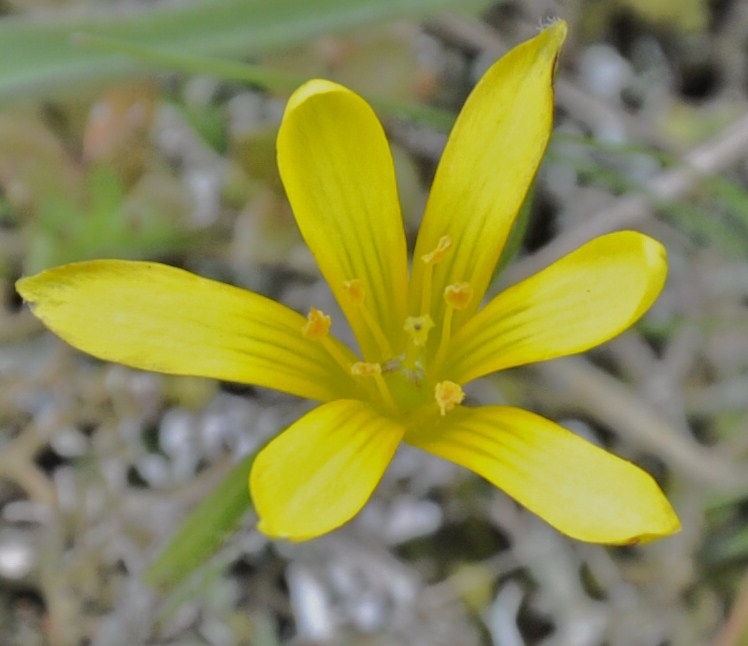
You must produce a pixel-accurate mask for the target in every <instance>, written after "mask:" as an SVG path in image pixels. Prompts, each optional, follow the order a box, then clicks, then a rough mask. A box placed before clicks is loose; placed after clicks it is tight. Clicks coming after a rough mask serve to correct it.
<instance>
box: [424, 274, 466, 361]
mask: <svg viewBox="0 0 748 646" xmlns="http://www.w3.org/2000/svg"><path fill="white" fill-rule="evenodd" d="M472 298H473V288H472V287H471V286H470V283H454V284H452V285H447V286H446V287H445V288H444V300H445V302H446V303H447V307H446V309H445V310H444V322H443V323H442V336H441V339H440V340H439V348H438V350H437V351H436V355H435V358H434V363H433V365H434V366H440V365H441V363H442V361H444V356H445V355H446V354H447V347H448V346H449V339H450V338H451V336H452V318H453V316H454V313H455V310H464V309H465V308H466V307H467V306H468V305H469V304H470V301H471V300H472Z"/></svg>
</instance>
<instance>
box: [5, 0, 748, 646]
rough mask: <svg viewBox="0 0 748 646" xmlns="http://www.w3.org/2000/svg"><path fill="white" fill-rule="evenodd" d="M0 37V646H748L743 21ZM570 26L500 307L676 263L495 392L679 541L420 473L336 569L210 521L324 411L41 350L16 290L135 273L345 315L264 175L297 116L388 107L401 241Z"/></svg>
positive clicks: (322, 546)
mask: <svg viewBox="0 0 748 646" xmlns="http://www.w3.org/2000/svg"><path fill="white" fill-rule="evenodd" d="M0 14H1V15H0V298H1V299H2V300H1V305H0V643H2V644H3V645H8V646H13V645H19V646H26V645H29V646H31V645H37V644H38V645H42V644H49V645H51V646H69V645H84V644H86V645H88V644H90V645H93V646H119V645H122V646H137V645H139V644H149V645H151V644H152V645H161V644H163V645H166V644H184V645H210V646H230V645H233V644H251V645H257V646H276V645H278V644H293V645H299V646H311V645H314V644H319V645H322V644H331V645H335V646H345V645H349V644H350V645H354V644H355V645H358V644H365V645H367V646H380V645H387V646H399V645H406V644H407V645H411V644H414V645H417V646H420V645H430V646H441V645H444V646H447V645H449V646H479V645H480V646H483V645H486V646H489V645H490V646H523V645H528V646H529V645H536V644H542V645H544V646H670V645H672V646H689V645H693V646H703V645H711V646H739V645H745V644H748V577H746V572H747V570H746V566H747V565H748V526H747V525H746V522H745V518H746V513H748V192H747V190H748V56H747V55H746V54H747V52H748V3H746V2H744V1H743V0H558V1H553V0H524V1H521V0H504V1H499V2H489V1H486V0H483V1H482V2H474V1H471V2H465V1H464V0H462V1H460V0H399V1H397V0H317V1H315V2H308V1H307V0H251V1H242V0H203V1H202V2H171V1H166V0H164V1H157V0H151V1H146V0H142V1H139V2H129V1H125V0H122V1H114V0H112V1H110V2H105V1H103V0H100V1H98V2H95V1H93V0H3V1H2V2H0ZM553 17H562V18H564V19H565V20H566V21H568V23H569V39H568V41H567V43H566V45H565V47H564V49H563V51H562V55H561V60H560V63H559V68H558V75H557V84H556V88H557V96H556V105H557V116H556V129H555V134H554V138H553V141H552V144H551V146H550V149H549V152H548V155H547V158H546V161H545V163H544V166H543V169H542V172H541V173H540V176H539V178H538V181H537V185H536V187H535V190H534V193H533V199H532V203H531V205H530V208H529V209H528V211H527V213H528V217H527V219H526V221H525V222H524V224H525V225H526V230H525V232H524V236H521V237H520V239H521V242H522V244H521V245H518V246H517V247H516V249H515V250H514V253H515V258H514V259H513V262H512V263H511V264H509V265H508V266H505V267H504V268H503V269H502V271H501V273H500V275H499V276H497V279H496V288H497V289H498V288H500V287H501V286H502V285H507V284H511V283H513V282H516V281H517V280H519V279H521V278H523V277H525V276H527V275H529V274H531V273H533V272H535V271H536V270H537V269H539V268H540V267H543V266H545V265H546V264H548V263H549V262H551V261H552V260H553V259H555V258H557V257H559V256H561V255H562V254H564V253H567V252H568V251H570V250H572V249H573V248H575V247H576V246H578V245H580V244H581V243H583V242H585V241H586V240H588V239H591V238H593V237H595V236H596V235H599V234H601V233H604V232H607V231H611V230H617V229H625V228H634V229H637V230H640V231H643V232H646V233H648V234H651V235H652V236H654V237H656V238H658V239H659V240H661V241H662V242H663V243H664V244H665V245H666V246H667V248H668V253H669V257H670V266H671V271H670V275H669V279H668V283H667V286H666V288H665V291H664V293H663V295H662V296H661V298H660V299H659V301H658V302H657V303H656V305H655V306H654V307H653V309H652V310H651V311H650V312H649V313H648V315H647V316H646V317H645V318H644V320H643V321H641V323H640V324H638V325H637V326H636V327H635V328H634V329H632V330H630V331H628V332H626V333H625V334H623V335H621V336H620V337H619V338H616V339H615V340H613V341H611V342H609V343H607V344H606V345H605V346H603V347H601V348H599V349H596V350H595V351H593V352H590V353H588V354H586V355H584V356H581V357H573V358H569V359H561V360H556V361H553V362H548V363H546V364H542V365H537V366H533V367H528V368H521V369H514V370H510V371H507V372H505V373H502V374H499V375H496V376H495V377H493V378H489V379H484V380H483V381H482V382H481V384H480V386H479V387H478V388H477V389H476V390H475V395H476V397H478V398H479V399H481V400H482V401H484V402H485V403H500V402H507V403H511V404H514V405H519V406H523V407H526V408H528V409H530V410H533V411H535V412H538V413H541V414H543V415H546V416H548V417H550V418H551V419H555V420H558V421H560V422H561V423H563V424H564V425H566V426H567V427H569V428H571V429H573V430H574V431H576V432H578V433H579V434H581V435H583V436H585V437H587V438H589V439H591V440H593V441H596V442H598V443H600V444H601V445H603V446H605V447H607V448H609V449H610V450H612V451H613V452H615V453H616V454H618V455H620V456H623V457H625V458H627V459H630V460H633V461H635V462H636V463H637V464H639V465H641V466H642V467H644V468H645V469H646V470H648V471H649V472H650V473H652V474H653V475H654V476H655V477H656V478H657V480H658V481H659V482H660V483H661V485H662V486H663V488H664V489H665V491H666V492H667V494H668V496H669V497H670V499H671V500H672V502H673V504H674V506H675V507H676V509H677V511H678V513H679V515H680V517H681V520H682V523H683V531H682V532H681V533H680V534H678V535H676V536H674V537H672V538H668V539H666V540H663V541H660V542H657V543H653V544H648V545H641V546H636V547H629V548H605V547H600V546H594V545H587V544H582V543H578V542H575V541H573V540H570V539H567V538H565V537H563V536H561V535H559V534H558V533H557V532H555V531H554V530H552V529H551V528H550V527H549V526H547V525H546V524H544V523H543V522H542V521H540V520H538V519H537V518H535V517H534V516H532V515H531V514H529V513H528V512H526V511H524V510H523V509H521V508H519V507H518V506H517V505H516V504H515V503H514V502H513V501H512V500H511V499H509V498H508V497H507V496H505V495H504V494H503V493H502V492H501V491H498V490H496V489H495V488H493V487H491V486H490V485H488V484H486V483H485V482H483V481H482V480H480V479H479V478H478V477H476V476H474V475H472V474H471V473H469V472H467V471H466V470H463V469H459V468H457V467H452V466H451V465H450V464H447V463H445V462H442V461H440V460H438V459H437V458H435V457H432V456H429V455H425V454H422V453H419V452H418V451H416V450H415V449H411V450H409V449H408V447H402V450H401V451H400V452H399V453H398V454H397V456H396V459H395V461H394V463H393V464H392V466H391V468H390V469H389V470H388V472H387V474H386V476H385V478H384V480H383V482H382V483H381V485H380V486H379V488H378V490H377V492H376V493H375V495H374V497H373V499H372V500H371V501H370V503H369V504H368V505H367V506H366V508H365V509H364V511H363V513H361V514H360V515H359V516H358V517H357V518H356V519H355V520H354V521H353V522H351V523H350V524H348V525H346V526H345V527H343V528H342V529H340V530H338V531H336V532H334V533H333V534H331V535H329V536H326V537H324V538H320V539H317V540H314V541H311V542H307V543H300V544H286V543H279V542H272V541H269V540H267V539H266V538H265V537H263V536H262V535H261V534H259V533H258V532H257V531H256V530H255V528H254V525H255V519H254V517H253V515H252V512H251V510H247V506H248V502H247V501H246V499H244V498H243V497H242V499H241V500H240V501H239V502H237V503H236V505H234V507H232V508H231V509H230V510H228V511H227V512H226V514H225V517H224V518H222V519H220V518H219V519H216V518H214V517H212V516H209V515H205V510H204V508H203V511H202V512H198V515H197V516H195V513H196V512H195V510H196V509H197V510H200V509H201V508H200V502H201V501H205V500H208V501H209V502H211V503H212V502H217V504H218V507H220V505H221V504H223V502H225V500H226V496H223V495H222V494H221V491H220V490H219V492H218V493H216V487H217V486H220V485H221V483H222V482H223V483H224V485H223V486H226V485H225V483H226V482H231V476H232V474H233V475H234V477H235V476H236V473H237V467H236V466H235V465H237V464H239V467H238V469H239V473H240V476H241V480H242V481H243V478H244V471H246V464H245V463H243V462H241V460H242V459H243V458H244V456H247V455H251V453H252V451H254V450H255V449H256V448H257V447H258V446H259V445H260V444H261V443H262V442H263V441H264V440H265V439H266V438H268V437H271V436H273V435H275V434H276V433H278V432H279V430H281V429H282V428H283V427H284V426H286V425H287V424H288V423H290V422H291V421H293V420H294V419H296V418H297V417H298V416H299V415H301V414H302V413H303V412H304V411H306V410H308V409H309V408H310V406H311V404H310V403H309V402H305V401H299V400H297V399H294V398H292V397H290V396H284V395H279V394H277V393H274V392H269V391H266V390H262V389H259V388H250V387H245V386H237V385H235V384H228V383H218V382H215V381H208V380H203V379H196V378H177V377H166V376H162V375H154V374H148V373H142V372H138V371H135V370H131V369H127V368H124V367H121V366H116V365H111V364H102V363H101V362H98V361H96V360H94V359H91V358H90V357H87V356H84V355H83V354H81V353H79V352H77V351H74V350H73V349H71V348H70V347H68V346H66V345H65V344H63V343H62V342H60V341H59V340H58V339H56V338H55V337H53V336H52V335H51V334H49V333H48V332H46V331H45V330H44V329H43V328H42V326H41V325H40V324H39V323H38V322H37V321H36V320H35V319H34V318H33V317H32V316H31V314H30V312H29V311H28V310H27V309H26V308H25V307H24V306H23V304H22V303H21V301H20V299H19V297H18V296H17V294H16V293H15V291H14V288H13V283H14V281H15V280H16V279H17V278H18V277H20V276H21V275H24V274H30V273H35V272H37V271H39V270H41V269H43V268H45V267H49V266H53V265H55V264H59V263H63V262H68V261H73V260H80V259H86V258H103V257H115V258H143V259H152V260H159V261H162V262H167V263H170V264H174V265H178V266H181V267H185V268H188V269H189V270H191V271H194V272H196V273H199V274H201V275H204V276H210V277H213V278H217V279H220V280H223V281H226V282H229V283H233V284H236V285H240V286H243V287H246V288H249V289H252V290H255V291H258V292H261V293H263V294H266V295H269V296H272V297H273V298H276V299H278V300H280V301H282V302H284V303H286V304H288V305H290V306H291V307H293V308H295V309H297V310H299V311H306V310H307V309H308V307H309V306H310V305H312V304H314V305H316V306H323V308H324V306H325V305H326V304H328V303H329V301H330V298H331V297H330V295H329V293H328V292H327V288H326V287H325V286H324V285H323V284H322V282H321V281H320V278H319V274H318V273H317V269H316V266H315V264H314V262H313V259H312V258H311V255H310V254H309V252H308V250H307V249H306V247H305V246H304V244H303V242H302V240H301V238H300V235H299V233H298V231H297V229H296V226H295V223H294V221H293V217H292V214H291V212H290V210H289V207H288V204H287V202H286V199H285V197H284V194H283V190H282V187H281V185H280V181H279V178H278V175H277V171H276V167H275V159H274V139H275V135H276V132H277V127H278V123H279V119H280V116H281V114H282V111H283V107H284V101H285V99H286V97H287V96H288V94H289V93H290V91H292V90H293V88H294V87H295V86H296V85H297V84H298V83H300V82H302V81H303V80H305V79H308V78H311V77H317V76H323V77H327V78H332V79H335V80H337V81H340V82H342V83H344V84H346V85H348V86H350V87H352V88H353V89H355V90H357V91H358V92H360V93H362V94H364V95H365V96H366V97H367V98H368V99H369V100H370V101H371V102H373V104H374V105H375V106H376V108H377V111H378V113H379V114H380V116H381V118H382V119H383V121H384V123H385V126H386V129H387V132H388V136H389V137H390V140H391V142H392V146H393V153H394V156H395V160H396V164H397V171H398V179H399V183H400V191H401V198H402V203H403V211H404V216H405V219H406V223H407V228H408V232H409V234H411V235H412V234H413V232H414V231H415V229H416V227H417V225H418V221H419V218H420V216H421V213H422V208H423V204H424V200H425V196H426V194H427V191H428V186H429V184H430V181H431V178H432V177H433V173H434V169H435V165H436V163H437V161H438V158H439V155H440V151H441V149H442V147H443V145H444V141H445V137H446V133H447V132H448V130H449V127H450V124H451V122H452V120H453V118H454V115H455V114H456V113H457V111H458V110H459V107H460V106H461V104H462V102H463V101H464V99H465V97H466V95H467V93H468V91H469V90H470V88H471V87H472V86H473V85H474V84H475V82H476V81H477V79H478V78H479V77H480V75H481V74H482V72H483V71H484V70H485V69H486V68H487V67H488V65H489V64H490V63H491V62H492V61H494V60H495V59H496V58H497V57H499V56H500V55H501V54H502V53H504V52H505V51H506V50H507V49H509V48H510V47H511V46H513V45H515V44H517V43H518V42H520V41H523V40H526V39H527V38H529V37H531V36H532V35H534V34H535V33H537V30H538V29H539V28H540V27H541V26H542V25H544V24H546V23H547V21H548V20H549V19H551V18H553ZM195 306H196V307H210V304H209V303H204V304H202V303H196V304H195ZM245 461H246V460H245ZM242 465H244V469H243V470H242ZM232 469H233V470H232ZM226 478H229V480H228V481H227V480H226ZM190 512H192V514H193V515H192V517H191V518H192V520H191V521H188V522H189V523H191V524H188V525H187V527H186V529H184V528H183V529H182V530H181V531H180V527H183V526H182V523H183V522H184V519H185V518H187V517H188V514H189V513H190ZM201 513H202V514H203V515H200V514H201ZM237 524H238V528H237V527H236V525H237ZM175 536H176V537H181V538H178V540H177V541H176V542H175V539H174V537H175ZM185 537H186V538H185ZM180 541H181V542H180ZM180 550H181V551H180ZM154 568H156V569H155V570H154ZM159 568H160V569H159ZM154 572H155V574H154Z"/></svg>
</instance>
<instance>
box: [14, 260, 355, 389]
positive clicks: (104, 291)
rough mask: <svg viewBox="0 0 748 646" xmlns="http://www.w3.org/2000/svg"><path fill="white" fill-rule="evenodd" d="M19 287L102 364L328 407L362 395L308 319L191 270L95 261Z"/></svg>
mask: <svg viewBox="0 0 748 646" xmlns="http://www.w3.org/2000/svg"><path fill="white" fill-rule="evenodd" d="M17 288H18V292H19V293H20V294H21V296H23V298H24V299H26V300H27V301H28V302H29V303H30V304H31V307H32V311H33V312H34V314H35V315H36V316H38V317H39V318H40V319H41V320H42V321H43V322H44V323H45V325H47V327H49V328H50V329H51V330H52V331H54V332H55V333H56V334H58V335H59V336H61V337H62V338H63V339H65V341H67V342H68V343H70V344H71V345H73V346H75V347H76V348H79V349H80V350H83V351H84V352H88V353H89V354H92V355H94V356H95V357H99V358H100V359H106V360H108V361H116V362H118V363H123V364H125V365H128V366H132V367H134V368H140V369H142V370H153V371H155V372H165V373H170V374H178V375H197V376H202V377H212V378H215V379H224V380H227V381H236V382H241V383H248V384H255V385H259V386H266V387H268V388H276V389H278V390H282V391H285V392H289V393H293V394H295V395H299V396H301V397H308V398H310V399H318V400H323V401H325V400H329V399H334V398H336V397H341V396H345V395H348V396H350V395H351V394H352V393H354V392H355V385H354V382H353V380H352V377H350V376H349V375H347V374H345V373H344V372H343V370H342V368H340V367H339V366H338V364H337V363H335V362H334V361H333V359H332V358H331V357H330V356H329V355H328V354H327V352H325V350H324V349H323V347H322V345H321V344H319V343H318V342H315V341H310V340H308V339H305V338H303V336H302V333H301V331H302V328H303V327H304V325H305V324H306V319H305V318H304V317H303V316H301V315H299V314H297V313H296V312H293V311H292V310H290V309H288V308H287V307H284V306H283V305H281V304H279V303H276V302H275V301H271V300H270V299H268V298H264V297H263V296H259V295H257V294H253V293H252V292H248V291H245V290H242V289H238V288H236V287H231V286H230V285H225V284H223V283H218V282H215V281H212V280H207V279H205V278H200V277H199V276H196V275H194V274H191V273H189V272H186V271H183V270H181V269H176V268H174V267H168V266H166V265H161V264H158V263H151V262H132V261H125V260H94V261H91V262H80V263H73V264H70V265H63V266H61V267H57V268H55V269H49V270H47V271H44V272H42V273H40V274H37V275H36V276H32V277H28V278H22V279H21V280H19V281H18V283H17ZM341 348H342V346H341ZM348 354H350V353H348ZM351 357H352V355H351Z"/></svg>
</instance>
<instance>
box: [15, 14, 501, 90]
mask: <svg viewBox="0 0 748 646" xmlns="http://www.w3.org/2000/svg"><path fill="white" fill-rule="evenodd" d="M485 4H487V3H486V0H468V1H467V2H466V1H465V0H315V2H309V1H308V0H196V1H193V2H181V3H162V4H159V5H157V6H156V7H149V6H147V5H143V8H141V9H138V10H128V11H123V10H121V9H120V8H118V7H111V6H109V7H95V8H92V9H91V10H88V11H86V12H85V13H83V12H72V11H67V12H49V13H45V14H42V15H41V16H38V15H35V16H34V17H33V18H26V17H11V18H4V19H2V20H0V99H5V100H8V99H16V100H17V99H19V98H21V97H28V96H30V95H31V96H33V95H40V94H45V95H49V94H50V93H52V92H60V91H64V90H67V91H70V89H71V88H72V87H77V86H80V85H81V84H90V83H95V82H101V81H110V80H111V79H113V78H117V77H124V76H128V75H130V76H131V75H133V74H143V66H142V64H140V63H138V62H136V61H134V60H132V59H131V58H126V57H123V56H122V55H121V54H116V53H112V52H104V51H98V52H92V51H91V50H90V49H88V48H86V47H82V46H81V45H80V43H78V42H76V38H75V37H74V35H75V34H78V33H81V32H86V33H92V34H97V36H100V37H103V38H112V39H119V40H125V41H131V42H133V43H136V44H138V45H141V46H144V47H156V48H159V49H162V50H170V51H172V52H190V53H191V54H194V55H205V54H212V55H220V56H251V55H257V54H260V53H264V52H269V51H273V50H278V49H282V48H285V47H289V46H293V45H297V44H299V43H303V42H305V41H308V40H310V39H312V38H314V37H317V36H320V35H323V34H329V33H332V32H339V31H344V30H347V29H352V28H355V27H369V26H371V25H373V24H377V23H383V22H387V21H391V20H395V19H399V18H405V17H410V18H420V17H423V16H426V15H430V14H434V13H435V12H438V11H443V10H444V9H447V8H453V9H460V10H475V9H479V8H481V7H482V6H484V5H485Z"/></svg>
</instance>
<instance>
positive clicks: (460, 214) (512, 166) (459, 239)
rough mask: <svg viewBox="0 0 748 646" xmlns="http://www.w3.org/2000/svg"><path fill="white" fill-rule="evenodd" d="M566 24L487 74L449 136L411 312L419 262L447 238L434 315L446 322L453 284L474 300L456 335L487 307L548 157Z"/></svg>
mask: <svg viewBox="0 0 748 646" xmlns="http://www.w3.org/2000/svg"><path fill="white" fill-rule="evenodd" d="M565 36H566V23H564V22H563V21H558V22H556V23H554V24H553V25H552V26H551V27H549V28H548V29H546V30H545V31H543V32H541V33H540V34H538V36H536V37H535V38H533V39H532V40H529V41H527V42H525V43H523V44H521V45H519V46H518V47H516V48H514V49H513V50H511V51H510V52H509V53H507V54H506V55H505V56H504V57H503V58H501V59H500V60H499V61H498V62H497V63H495V64H494V65H493V67H491V68H490V69H489V70H488V72H486V74H485V75H484V76H483V78H482V79H481V80H480V82H479V83H478V85H477V86H476V87H475V89H474V90H473V92H472V93H471V95H470V96H469V97H468V100H467V102H466V103H465V106H464V107H463V108H462V111H461V113H460V116H459V118H458V119H457V123H456V124H455V126H454V129H453V130H452V134H451V135H450V137H449V141H448V143H447V147H446V148H445V150H444V154H443V156H442V159H441V162H440V164H439V168H438V170H437V173H436V177H435V179H434V184H433V187H432V189H431V195H430V197H429V201H428V204H427V207H426V213H425V215H424V219H423V225H422V226H421V230H420V232H419V234H418V241H417V243H416V249H415V254H414V258H415V260H414V262H413V278H412V287H411V292H410V308H411V311H416V310H418V309H419V308H420V305H419V304H420V302H421V301H420V299H421V292H422V290H423V287H424V268H425V264H424V263H423V262H421V261H420V258H421V257H422V256H423V255H425V254H428V253H429V252H431V251H432V250H434V249H436V248H437V247H438V246H439V241H440V239H442V238H443V236H447V237H448V238H449V239H450V240H451V242H452V246H451V249H450V250H449V251H448V252H447V253H446V254H445V255H444V259H443V260H442V261H441V262H440V263H439V264H437V265H435V267H434V278H433V284H432V288H431V289H430V290H429V291H430V300H431V308H430V309H429V311H428V312H421V313H430V314H431V316H432V318H433V319H434V321H440V320H441V319H442V312H443V309H444V303H443V301H442V293H443V291H444V289H445V287H447V285H451V284H456V283H463V282H468V283H470V285H471V286H472V289H473V294H474V297H473V299H472V302H471V304H470V305H469V306H468V307H467V308H466V310H465V311H464V312H458V313H457V315H456V316H455V326H454V328H453V329H457V328H458V327H459V325H460V323H461V322H462V321H464V320H465V319H466V318H467V317H468V316H469V315H470V314H471V313H472V312H474V311H475V309H476V307H477V306H478V304H479V303H480V301H481V299H482V298H483V295H484V294H485V290H486V288H487V286H488V283H489V281H490V279H491V276H492V274H493V271H494V269H495V267H496V263H497V261H498V259H499V256H500V254H501V251H502V248H503V246H504V242H505V240H506V237H507V235H508V233H509V230H510V229H511V226H512V223H513V222H514V218H515V216H516V215H517V212H518V211H519V208H520V206H521V205H522V201H523V200H524V199H525V195H526V194H527V191H528V189H529V187H530V184H531V183H532V180H533V178H534V177H535V172H536V171H537V168H538V165H539V164H540V160H541V158H542V156H543V153H544V152H545V148H546V144H547V143H548V138H549V136H550V132H551V123H552V118H553V89H552V87H551V81H552V77H553V71H554V67H555V61H556V57H557V55H558V50H559V48H560V47H561V44H562V42H563V40H564V38H565Z"/></svg>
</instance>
